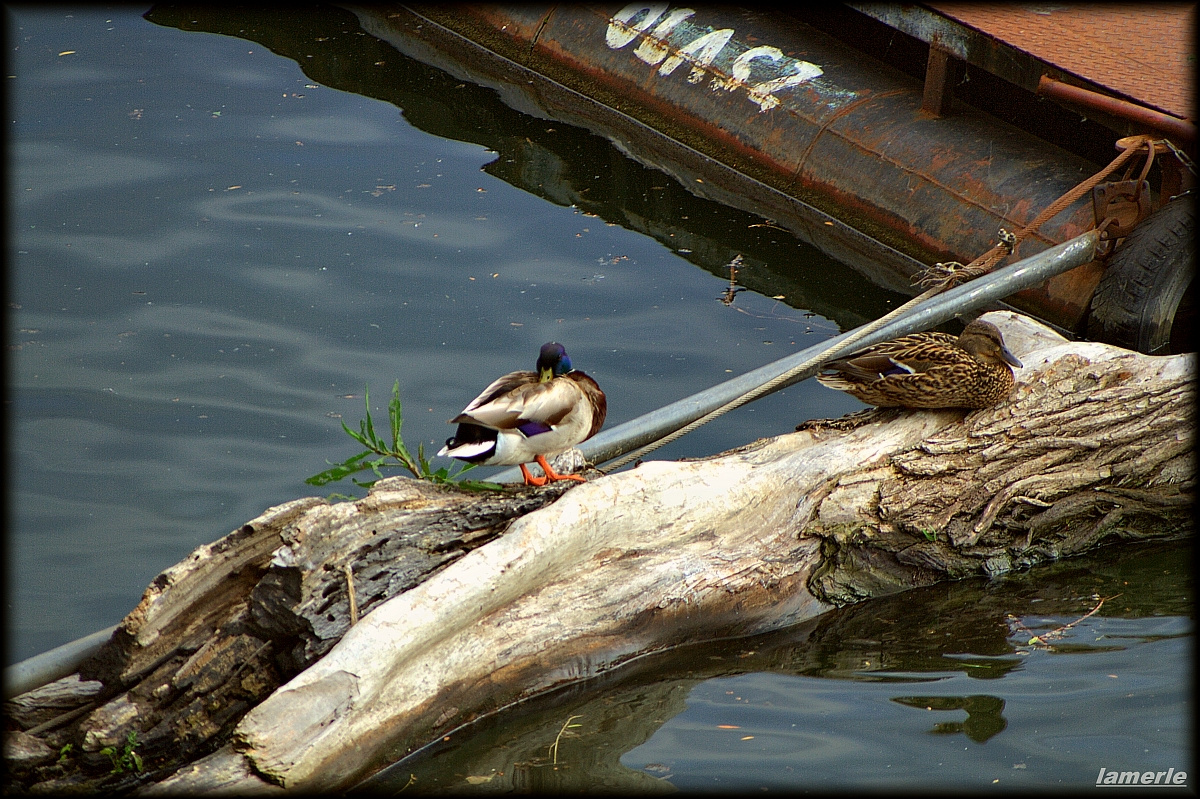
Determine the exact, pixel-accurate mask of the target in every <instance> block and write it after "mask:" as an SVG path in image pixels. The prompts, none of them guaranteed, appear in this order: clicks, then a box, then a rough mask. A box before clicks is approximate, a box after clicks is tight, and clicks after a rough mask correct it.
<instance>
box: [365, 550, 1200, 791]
mask: <svg viewBox="0 0 1200 799" xmlns="http://www.w3.org/2000/svg"><path fill="white" fill-rule="evenodd" d="M1190 557H1191V548H1190V546H1188V545H1185V544H1178V543H1177V544H1163V545H1154V546H1150V547H1142V548H1138V550H1136V551H1133V550H1127V551H1124V552H1122V551H1121V550H1120V549H1110V550H1104V551H1099V552H1097V553H1095V554H1093V555H1091V556H1088V557H1086V558H1083V559H1080V560H1078V561H1076V562H1072V563H1065V564H1058V565H1055V566H1051V567H1048V568H1046V569H1039V570H1036V571H1035V572H1032V573H1023V574H1014V575H1010V576H1009V577H1007V578H1005V579H1003V580H997V581H993V582H988V581H986V580H982V579H979V580H967V581H963V582H959V583H948V584H943V585H937V586H931V587H929V588H923V589H918V590H914V591H909V592H906V593H904V594H899V595H894V596H890V597H885V598H882V599H877V600H869V601H866V602H863V603H860V604H858V605H854V606H850V607H846V608H843V609H841V610H837V611H834V612H832V613H828V614H826V615H824V616H822V617H820V618H818V619H814V620H812V621H809V622H805V623H804V624H801V625H798V626H796V627H794V628H791V629H789V630H785V631H782V632H780V633H775V634H771V635H765V636H759V637H755V638H750V639H741V640H735V641H717V642H710V643H706V644H703V645H697V646H693V647H688V648H686V649H681V650H677V651H675V652H671V653H665V654H661V655H657V656H654V657H649V658H645V659H643V660H641V661H639V662H637V663H634V664H630V665H628V666H626V667H624V668H623V669H621V670H619V672H618V673H617V674H614V675H610V676H609V677H607V678H603V679H598V680H595V681H592V682H591V683H589V684H587V685H583V686H573V687H570V688H567V689H564V690H562V691H560V692H558V693H557V694H555V695H553V696H549V697H544V698H542V699H540V700H536V701H533V702H529V703H527V704H526V705H525V706H523V707H520V708H518V709H515V710H512V711H509V712H508V713H505V714H501V715H500V716H499V717H498V718H491V719H486V720H483V721H481V722H478V723H476V724H475V725H473V726H469V727H466V728H463V729H461V730H459V731H457V732H455V733H452V734H451V735H449V736H447V737H446V738H445V739H443V740H441V741H438V742H436V743H433V744H431V745H430V746H428V747H426V748H425V749H424V750H422V751H420V752H418V753H417V754H415V755H413V756H411V757H409V758H407V759H405V760H401V761H400V762H398V763H396V764H395V765H393V766H392V767H390V768H389V769H388V770H385V771H383V772H381V773H380V774H378V775H377V776H376V777H375V778H374V779H372V780H368V781H367V782H366V783H365V784H364V786H363V787H365V788H371V789H377V788H384V789H389V790H390V789H396V788H400V787H402V786H403V785H405V784H406V783H408V782H409V781H412V780H414V779H415V782H413V784H412V785H411V786H410V787H409V788H408V792H413V791H415V792H418V793H441V792H447V793H459V792H474V791H479V792H496V791H500V790H523V789H524V788H525V787H526V786H529V785H537V786H544V787H545V789H546V790H549V789H550V788H551V786H553V789H554V790H559V791H564V792H569V791H587V792H597V791H602V790H607V791H626V792H630V793H633V792H638V793H641V792H653V791H674V790H722V789H724V790H736V791H743V790H744V791H750V790H759V789H771V790H779V789H782V790H789V789H791V790H795V789H802V788H817V787H822V788H842V789H846V788H867V787H880V788H881V787H906V786H907V787H912V788H917V787H926V786H933V785H938V786H943V787H947V788H949V787H954V786H958V787H963V786H978V787H981V788H982V787H984V786H989V785H991V784H993V780H999V784H1000V785H1001V786H1007V787H1010V788H1011V787H1016V786H1022V787H1037V786H1041V787H1044V786H1048V785H1062V786H1064V787H1072V786H1074V787H1078V786H1086V785H1089V784H1090V781H1091V780H1094V778H1095V773H1096V770H1097V769H1098V768H1099V765H1100V764H1107V763H1113V764H1117V763H1120V764H1122V766H1121V768H1128V769H1133V768H1138V769H1141V770H1145V769H1150V768H1157V767H1161V768H1163V769H1166V768H1169V767H1171V766H1174V767H1175V768H1177V769H1178V768H1184V769H1186V768H1187V765H1186V764H1187V763H1188V760H1189V759H1190V754H1189V753H1190V748H1189V747H1188V745H1187V741H1188V723H1187V715H1186V713H1182V714H1181V712H1180V711H1182V710H1183V708H1184V707H1185V705H1186V703H1187V701H1188V696H1187V688H1186V686H1185V685H1183V684H1181V683H1180V682H1179V681H1178V680H1177V679H1176V675H1174V674H1173V673H1172V666H1171V663H1172V662H1174V661H1175V658H1178V657H1184V656H1185V653H1186V652H1187V651H1188V650H1189V649H1190V646H1191V639H1192V630H1191V627H1192V624H1191V604H1190V600H1189V599H1188V596H1189V592H1190V588H1191V576H1190ZM1134 586H1136V588H1132V593H1131V587H1134ZM1094 594H1098V595H1100V596H1106V597H1113V596H1115V595H1117V594H1120V595H1121V597H1120V598H1119V599H1115V600H1110V601H1109V602H1106V603H1105V604H1104V606H1103V608H1102V609H1101V610H1100V611H1099V612H1097V613H1096V614H1093V615H1092V616H1088V617H1087V618H1082V620H1081V617H1084V616H1085V615H1086V614H1088V613H1089V611H1090V610H1091V609H1092V608H1093V607H1094V606H1095V604H1096V601H1095V600H1094V599H1093V595H1094ZM1121 600H1125V601H1121ZM1014 620H1016V621H1019V622H1020V625H1024V626H1029V627H1038V626H1046V627H1047V629H1056V628H1061V627H1064V626H1066V625H1072V626H1071V627H1070V628H1069V630H1068V631H1066V632H1065V634H1064V636H1063V637H1062V638H1061V639H1060V641H1061V642H1062V644H1063V646H1060V645H1059V643H1057V642H1056V643H1055V644H1053V645H1050V644H1046V645H1031V644H1030V643H1029V639H1030V636H1029V635H1028V633H1027V632H1022V631H1021V630H1020V629H1019V628H1018V626H1017V625H1015V624H1014ZM1129 628H1139V629H1141V630H1143V631H1146V632H1151V633H1152V634H1151V635H1148V636H1146V637H1144V638H1143V639H1141V640H1138V641H1136V642H1135V641H1129V640H1123V635H1124V631H1125V630H1126V629H1129ZM1114 640H1116V641H1119V642H1120V643H1119V645H1117V646H1113V645H1112V644H1113V642H1114ZM1064 654H1067V655H1070V656H1068V657H1063V655H1064ZM980 681H983V682H980ZM1114 683H1120V684H1121V688H1120V689H1119V690H1117V691H1114ZM985 685H986V690H985V691H981V690H980V688H981V687H983V686H985ZM918 686H919V687H918ZM913 688H917V690H916V691H914V690H912V689H913ZM1134 708H1137V710H1136V711H1134ZM569 719H570V720H571V721H570V725H567V721H568V720H569ZM564 729H565V732H562V733H561V735H560V731H563V730H564ZM556 738H558V739H559V743H558V748H557V750H556V753H557V758H558V762H557V763H554V762H553V757H554V750H551V749H550V747H551V746H552V745H553V744H554V741H555V739H556ZM850 764H853V765H852V766H851V765H850ZM1093 764H1095V767H1093ZM1108 767H1109V768H1117V766H1115V765H1113V766H1108Z"/></svg>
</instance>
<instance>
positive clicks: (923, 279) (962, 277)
mask: <svg viewBox="0 0 1200 799" xmlns="http://www.w3.org/2000/svg"><path fill="white" fill-rule="evenodd" d="M1138 138H1140V139H1141V141H1140V142H1137V143H1136V144H1134V145H1133V146H1131V147H1129V148H1128V149H1126V150H1125V151H1124V152H1122V153H1121V154H1120V155H1118V156H1117V157H1116V158H1114V159H1113V161H1112V163H1110V164H1109V165H1108V166H1106V167H1105V168H1104V169H1102V170H1100V171H1099V172H1097V173H1096V174H1095V175H1092V177H1090V178H1088V179H1087V180H1085V181H1083V182H1082V183H1080V184H1079V185H1078V186H1076V187H1075V188H1073V189H1071V190H1070V191H1068V192H1067V193H1066V194H1064V195H1063V196H1061V197H1059V198H1058V199H1057V200H1055V201H1054V202H1052V203H1051V204H1050V205H1048V206H1047V207H1046V209H1045V210H1044V211H1042V212H1041V213H1040V214H1038V216H1037V217H1036V218H1035V219H1034V220H1033V221H1032V222H1030V223H1029V224H1028V225H1026V226H1025V227H1023V228H1021V229H1020V230H1019V231H1017V232H1016V233H1009V232H1008V231H1006V230H1004V229H1003V228H1001V229H1000V239H1001V240H1000V243H999V244H997V245H996V246H995V247H993V248H992V249H990V250H988V251H987V252H985V253H984V254H983V255H981V256H979V257H978V258H976V259H975V260H974V261H972V262H971V263H969V264H967V265H966V266H963V265H962V264H960V263H957V262H951V263H948V264H934V265H933V266H931V267H929V268H927V269H925V270H924V271H922V272H920V273H918V275H917V280H916V282H919V283H921V284H922V285H923V286H927V290H926V291H925V292H923V293H922V294H921V295H920V296H918V297H914V298H913V299H911V300H909V301H908V302H906V303H904V304H903V305H901V306H900V307H898V308H895V309H893V310H892V311H891V312H890V313H887V314H885V315H884V316H882V317H880V318H879V319H876V320H875V321H874V322H872V323H870V324H868V325H865V326H864V327H862V328H860V329H859V330H857V331H856V332H854V333H852V334H851V335H849V336H847V337H846V339H845V340H844V341H842V342H841V343H840V344H837V345H833V346H830V347H829V348H827V349H825V350H823V351H822V352H820V353H818V354H817V355H814V356H813V357H811V358H809V359H807V360H806V361H804V362H803V363H800V364H797V365H796V366H794V367H792V368H791V369H789V370H787V371H786V372H784V373H783V374H780V375H776V376H775V377H773V378H772V379H771V380H769V381H767V382H766V383H764V384H762V385H760V386H758V387H757V388H754V389H751V390H750V391H748V392H746V393H745V394H743V395H742V396H740V397H737V398H735V399H733V400H731V401H730V402H728V403H726V404H725V405H722V406H721V407H720V408H717V409H716V410H714V411H711V412H709V413H708V414H706V415H704V416H702V417H700V418H699V419H695V420H693V421H692V422H690V423H689V424H687V425H684V426H683V427H681V428H679V429H678V430H675V431H674V432H672V433H669V434H667V435H665V436H663V437H662V438H660V439H657V440H656V441H652V442H650V443H649V444H647V445H645V446H644V447H642V448H641V449H639V450H637V451H635V452H631V453H628V454H626V455H624V456H623V457H621V458H619V459H618V460H616V461H615V462H613V463H611V464H606V465H605V466H603V467H602V468H600V471H602V472H604V473H605V474H608V473H610V472H613V471H615V470H617V469H619V468H621V467H622V466H624V465H625V464H627V463H631V462H632V461H635V460H637V459H638V458H641V457H642V456H644V455H647V454H649V453H651V452H653V451H654V450H656V449H658V448H659V447H663V446H666V445H667V444H669V443H671V442H672V441H674V440H676V439H677V438H680V437H681V436H684V435H686V434H688V433H690V432H691V431H693V430H695V429H696V428H697V427H700V426H701V425H705V424H708V423H709V422H711V421H712V420H713V419H716V418H717V417H718V416H721V415H723V414H725V413H728V412H729V411H731V410H733V409H734V408H740V407H741V406H742V405H745V404H746V403H747V402H750V401H751V400H754V399H757V398H758V397H761V396H762V395H763V394H766V393H768V392H769V391H772V390H774V389H775V387H776V386H779V385H780V384H782V383H784V382H786V381H788V380H791V379H792V378H793V377H794V376H795V375H797V374H799V373H800V372H802V371H804V370H806V369H810V368H812V367H813V366H814V365H816V364H824V363H827V362H829V361H831V360H833V359H834V358H836V357H839V356H840V355H842V354H843V353H845V352H847V351H849V350H850V349H851V348H852V347H853V346H854V345H855V344H856V343H857V342H858V341H861V340H862V339H863V338H865V337H866V336H867V335H868V334H870V333H873V332H874V331H876V330H878V329H879V328H880V327H882V326H883V325H885V324H886V323H888V322H890V321H891V320H892V319H895V318H896V317H898V316H901V315H902V314H904V313H907V312H908V311H909V310H910V309H911V308H914V307H916V306H917V305H919V304H921V303H922V302H924V301H925V300H927V299H929V298H930V297H933V296H934V295H936V294H939V293H941V292H943V291H945V290H946V289H948V288H950V287H951V286H953V285H955V284H957V283H963V282H966V281H967V280H973V279H974V278H976V277H979V276H981V275H985V274H987V273H988V272H990V271H992V270H993V269H995V268H996V265H997V264H999V263H1000V261H1001V260H1003V259H1004V258H1005V257H1006V256H1008V255H1011V254H1012V252H1013V251H1014V250H1015V249H1016V248H1017V246H1018V245H1020V243H1021V241H1022V240H1024V239H1025V238H1026V237H1028V236H1029V235H1030V234H1031V233H1033V232H1034V231H1036V230H1037V229H1038V228H1040V227H1041V226H1042V225H1044V224H1046V222H1048V221H1049V220H1051V219H1053V218H1054V217H1055V216H1057V215H1058V214H1060V213H1061V212H1062V211H1063V210H1064V209H1066V208H1068V207H1069V206H1071V205H1072V204H1074V203H1075V201H1076V200H1078V199H1079V198H1080V197H1082V196H1083V195H1084V194H1086V193H1087V192H1089V191H1091V190H1092V189H1093V188H1095V187H1096V185H1098V184H1099V183H1100V181H1102V180H1104V179H1105V178H1106V177H1108V176H1109V175H1111V174H1112V173H1113V172H1114V171H1115V170H1117V169H1120V168H1121V165H1122V164H1124V163H1125V162H1126V161H1128V160H1129V159H1130V158H1132V157H1133V156H1134V154H1135V153H1138V152H1140V151H1141V149H1142V147H1144V146H1146V145H1147V143H1148V142H1149V141H1150V137H1149V136H1140V137H1138ZM1150 149H1151V150H1153V147H1152V146H1151V148H1150Z"/></svg>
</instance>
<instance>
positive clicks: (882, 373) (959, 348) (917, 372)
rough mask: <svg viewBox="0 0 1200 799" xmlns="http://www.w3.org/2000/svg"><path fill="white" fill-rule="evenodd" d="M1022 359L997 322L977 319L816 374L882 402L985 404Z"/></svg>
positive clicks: (999, 395) (1005, 388)
mask: <svg viewBox="0 0 1200 799" xmlns="http://www.w3.org/2000/svg"><path fill="white" fill-rule="evenodd" d="M1010 365H1011V366H1010ZM1020 365H1021V362H1020V361H1018V360H1017V359H1016V357H1015V356H1014V355H1013V354H1012V353H1011V352H1009V351H1008V348H1007V347H1005V346H1004V338H1003V337H1002V336H1001V335H1000V331H999V330H998V329H997V328H996V326H995V325H993V324H991V323H990V322H983V321H980V320H976V321H974V322H972V323H971V324H969V325H967V327H966V328H965V329H964V330H963V332H962V335H959V336H952V335H950V334H949V333H936V332H929V333H913V334H912V335H908V336H902V337H900V338H897V339H893V340H892V341H887V342H884V343H883V344H878V345H876V346H874V347H869V348H867V349H865V350H862V351H860V352H857V353H855V354H854V355H851V356H850V357H848V358H844V359H840V360H836V361H831V362H830V363H828V364H826V365H825V367H824V369H823V371H822V373H821V374H820V375H818V376H817V380H818V381H819V382H820V383H821V384H822V385H825V386H828V387H829V388H835V389H838V390H839V391H845V392H846V393H848V394H850V395H852V396H854V397H857V398H858V399H860V400H862V401H863V402H866V403H868V404H870V405H877V406H879V407H883V408H890V407H900V408H987V407H990V406H992V405H996V404H997V403H999V402H1001V401H1003V400H1004V399H1005V398H1006V397H1007V396H1008V394H1009V392H1010V391H1012V387H1013V373H1012V368H1011V367H1012V366H1020Z"/></svg>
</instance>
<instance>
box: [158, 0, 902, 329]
mask: <svg viewBox="0 0 1200 799" xmlns="http://www.w3.org/2000/svg"><path fill="white" fill-rule="evenodd" d="M145 18H146V19H147V20H148V21H150V22H153V23H156V24H158V25H163V26H166V27H172V28H178V29H180V30H184V31H196V32H208V33H217V34H223V35H226V36H236V37H239V38H242V39H246V40H249V41H253V42H256V43H258V44H261V45H263V46H264V47H267V48H268V49H269V50H271V51H272V52H273V53H276V54H278V55H281V56H284V57H286V58H290V59H292V60H294V61H295V62H296V63H297V64H298V65H299V66H300V68H301V69H302V70H303V72H304V74H305V75H306V76H308V77H309V78H311V79H312V80H313V81H315V82H317V83H321V84H323V85H325V86H329V87H331V88H334V89H339V90H341V91H345V92H352V93H355V94H359V95H362V96H363V97H370V98H374V99H378V100H382V101H384V102H388V103H391V104H393V105H395V106H397V107H398V108H399V109H400V110H401V112H402V114H403V116H404V118H405V119H406V120H408V121H409V122H410V123H411V124H412V125H414V126H415V127H417V128H419V129H420V130H423V131H425V132H427V133H431V134H434V135H436V136H440V137H443V138H446V139H453V140H456V141H463V142H470V143H473V144H478V145H481V146H483V147H486V148H488V149H489V150H492V151H493V152H495V153H496V158H495V159H494V160H493V161H492V162H490V163H489V164H487V165H486V166H484V171H486V172H487V173H489V174H491V175H493V176H495V177H497V178H500V179H501V180H504V181H506V182H508V183H510V184H512V185H513V186H516V187H518V188H520V189H522V190H524V191H527V192H529V193H531V194H534V195H536V196H538V197H541V198H543V199H546V200H548V201H550V202H552V203H555V204H557V205H561V206H569V207H575V208H577V209H579V210H580V211H581V212H582V213H584V214H587V215H591V216H595V217H597V218H598V219H599V220H602V221H603V222H604V223H607V224H614V225H620V226H622V227H624V228H626V229H629V230H632V231H635V232H639V233H642V234H644V235H647V236H650V237H652V238H654V239H655V240H657V241H659V242H660V243H662V244H663V245H664V246H665V247H667V248H669V249H670V250H672V251H673V252H675V253H678V254H679V255H680V256H681V257H683V258H685V259H686V260H688V261H689V262H691V263H693V264H695V265H696V266H698V267H700V268H701V269H704V270H705V271H707V272H710V273H711V274H713V275H715V276H717V277H720V278H723V279H728V278H729V276H730V274H729V267H728V264H729V263H730V262H731V261H733V259H734V258H735V257H737V256H738V255H741V256H742V262H741V265H740V266H739V267H738V270H737V279H738V283H739V285H741V286H744V287H745V288H748V289H750V290H752V291H755V292H758V293H760V294H763V295H764V296H767V297H780V298H782V299H781V300H780V301H781V303H783V304H785V305H786V306H788V308H790V309H793V310H792V312H794V313H797V315H798V314H799V312H810V313H816V314H820V315H821V316H824V317H826V318H828V319H832V320H833V321H835V322H836V323H837V324H838V326H839V327H840V328H841V329H843V330H846V329H849V328H852V327H857V326H858V325H861V324H864V323H865V322H867V321H870V320H871V319H874V318H876V317H878V316H882V315H883V314H884V313H886V312H887V311H889V310H891V309H892V308H894V307H895V306H896V305H899V304H901V303H902V302H904V301H906V300H907V299H908V298H907V297H904V296H901V295H899V294H896V293H894V292H890V291H887V290H885V289H882V288H879V287H878V286H875V285H874V284H872V283H871V282H870V281H868V280H867V279H866V278H864V277H863V276H862V275H860V274H859V273H858V272H855V271H854V270H853V269H851V268H849V267H848V266H845V265H843V264H841V263H839V262H837V261H835V260H833V259H831V258H829V257H828V256H826V255H824V254H822V253H821V252H820V251H819V250H817V249H816V248H814V247H812V246H810V245H808V244H806V243H804V242H802V241H800V240H799V239H797V238H795V237H794V236H793V235H792V234H791V233H790V232H789V231H787V230H784V229H782V228H780V227H776V226H774V224H773V223H772V222H771V220H767V219H763V218H761V217H755V216H751V215H748V214H744V213H742V212H740V211H736V210H734V209H731V208H728V207H726V206H724V205H721V204H719V203H716V202H713V201H711V200H706V199H702V198H700V197H697V196H695V195H694V194H692V193H690V192H689V191H687V190H686V189H685V188H684V187H683V186H681V185H680V184H679V183H678V182H677V181H676V180H675V179H674V178H672V177H670V176H668V175H666V174H664V173H662V172H659V171H658V170H655V169H651V168H649V167H645V166H642V165H641V164H639V163H637V162H636V161H634V160H633V159H631V158H629V157H628V156H627V155H625V154H624V153H622V152H621V151H620V150H618V149H617V148H616V147H615V146H613V145H612V144H611V143H608V142H607V141H605V140H603V139H601V138H600V137H598V136H596V135H594V134H592V133H590V132H588V131H585V130H582V129H579V128H575V127H572V126H570V125H567V124H562V123H557V122H549V121H547V120H543V119H538V118H536V117H533V116H530V115H528V114H524V113H521V112H520V111H517V110H514V109H512V108H510V107H509V106H507V105H505V104H504V103H503V102H502V101H501V100H500V98H499V97H498V96H497V94H496V92H494V91H493V90H491V89H489V88H485V87H482V86H477V85H475V84H472V83H466V82H462V81H460V80H458V79H457V78H455V77H454V76H452V75H450V74H448V73H446V72H443V71H441V70H439V69H437V68H435V67H432V66H428V65H426V64H423V63H421V62H419V61H416V60H414V59H412V58H409V57H407V56H405V55H403V54H401V53H399V52H398V51H397V50H396V49H395V48H393V47H392V46H391V45H390V44H388V43H386V42H384V41H381V40H379V39H377V38H375V37H374V36H371V35H370V34H368V33H366V32H365V31H363V30H362V29H361V27H360V26H359V23H358V19H357V18H356V17H355V16H354V15H353V14H351V13H350V12H348V11H345V10H343V9H337V8H332V7H330V6H321V5H316V6H308V7H304V6H278V7H270V8H266V9H255V8H242V7H236V6H228V7H226V6H220V5H217V6H198V7H188V6H174V5H170V6H167V5H156V6H154V7H153V8H151V10H150V11H149V12H147V13H146V14H145ZM613 257H614V258H617V259H619V258H620V257H621V256H620V254H614V256H613ZM598 269H599V271H603V265H598ZM850 298H853V301H850ZM714 299H719V297H717V296H716V295H714ZM797 309H798V310H797Z"/></svg>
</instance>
